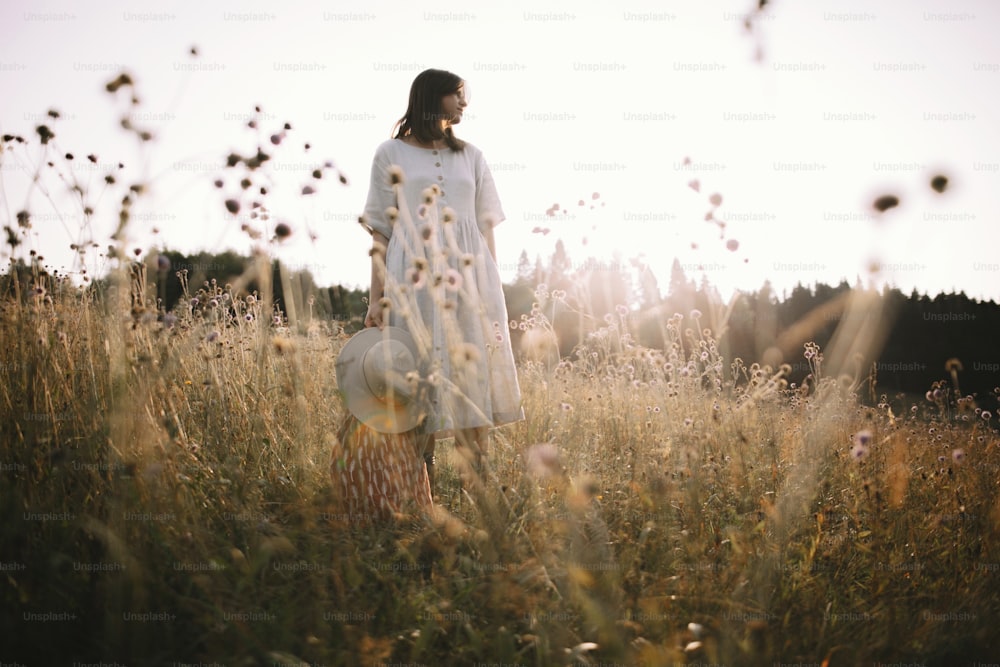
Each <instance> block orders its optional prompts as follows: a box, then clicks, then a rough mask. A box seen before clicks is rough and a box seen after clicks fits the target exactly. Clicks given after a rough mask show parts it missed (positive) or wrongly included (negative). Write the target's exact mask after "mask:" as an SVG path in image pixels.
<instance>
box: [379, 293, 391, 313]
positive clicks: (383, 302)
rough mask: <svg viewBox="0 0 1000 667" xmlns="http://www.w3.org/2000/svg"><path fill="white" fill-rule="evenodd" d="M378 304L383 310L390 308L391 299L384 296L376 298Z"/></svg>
mask: <svg viewBox="0 0 1000 667" xmlns="http://www.w3.org/2000/svg"><path fill="white" fill-rule="evenodd" d="M378 305H379V307H380V308H381V309H382V310H383V311H387V310H391V309H392V301H391V300H390V299H389V297H386V296H384V297H382V298H381V299H379V300H378Z"/></svg>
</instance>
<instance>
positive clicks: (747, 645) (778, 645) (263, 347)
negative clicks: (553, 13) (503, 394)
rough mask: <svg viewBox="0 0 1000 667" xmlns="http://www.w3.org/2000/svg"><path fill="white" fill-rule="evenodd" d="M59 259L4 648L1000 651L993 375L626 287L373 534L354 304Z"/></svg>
mask: <svg viewBox="0 0 1000 667" xmlns="http://www.w3.org/2000/svg"><path fill="white" fill-rule="evenodd" d="M36 285H37V289H34V290H31V291H30V293H29V294H27V295H24V296H23V297H22V298H20V299H7V300H5V301H3V303H2V309H3V312H2V319H0V328H2V334H0V336H2V340H3V343H4V344H3V345H2V346H0V380H2V381H0V415H2V419H0V424H2V431H3V438H2V443H0V463H2V464H3V478H4V483H3V485H2V492H0V503H2V507H3V510H4V515H5V516H7V517H8V520H7V521H5V522H4V525H3V528H2V530H3V540H2V544H3V547H2V548H3V555H2V558H0V561H2V562H3V568H4V585H3V587H2V588H3V599H4V604H3V609H4V611H3V619H4V621H3V625H4V627H5V632H4V635H5V638H4V640H3V644H4V648H3V649H2V655H0V659H3V660H4V661H8V662H9V661H10V660H11V659H18V660H20V661H22V662H23V663H24V664H63V663H65V664H69V663H71V662H79V663H87V662H93V661H99V660H103V661H109V660H117V661H119V662H120V663H122V664H136V665H168V664H174V663H177V664H182V663H203V664H211V663H218V664H226V665H244V664H246V665H250V664H254V665H278V664H281V665H284V664H310V665H378V664H383V663H387V664H394V663H403V664H425V665H472V664H477V663H478V664H484V663H485V664H495V663H499V664H522V665H565V664H587V661H590V662H591V663H592V664H623V665H673V664H725V665H765V664H767V665H770V664H773V663H774V662H791V663H796V662H801V663H803V664H819V663H821V662H823V661H824V660H828V661H829V662H828V663H825V664H831V665H838V664H844V665H852V664H873V663H874V664H877V663H878V662H896V661H900V660H903V661H910V662H916V663H918V664H927V665H932V664H964V663H963V662H962V661H963V660H964V661H967V662H968V661H971V660H974V659H985V658H988V657H989V656H990V655H996V653H995V652H996V651H997V650H998V647H997V639H996V637H997V632H996V627H997V621H998V619H1000V615H998V611H1000V602H998V596H1000V586H998V585H997V579H998V577H1000V551H998V546H1000V545H998V529H1000V503H998V501H1000V498H998V494H997V478H998V474H997V473H998V470H1000V453H998V447H997V443H998V436H997V432H996V429H995V428H994V427H995V418H994V417H993V416H992V415H991V414H990V411H989V408H992V406H985V404H984V400H983V399H982V398H980V399H979V403H980V404H981V405H978V406H977V403H976V401H975V400H973V399H971V398H968V397H962V396H960V395H958V396H956V394H955V392H954V391H953V390H949V389H947V388H944V389H942V388H936V390H935V392H934V393H932V392H929V394H928V397H927V398H926V399H925V400H923V401H921V402H919V403H915V404H913V405H912V406H911V405H909V404H907V403H904V402H903V401H901V400H899V399H893V398H887V397H884V396H882V397H879V396H877V395H876V396H875V397H874V399H875V400H874V401H872V404H871V405H865V404H863V403H862V402H861V401H859V399H858V397H857V393H856V392H855V391H852V388H851V386H850V382H847V381H844V380H843V379H838V378H826V377H824V376H823V371H822V363H821V362H822V360H823V353H822V351H819V350H817V349H815V347H808V349H807V350H806V353H807V356H809V358H810V361H811V363H813V364H814V370H815V374H814V375H815V377H814V382H813V384H812V385H811V386H807V387H805V388H803V387H789V386H787V384H786V383H785V381H784V379H783V377H782V375H783V372H782V369H780V368H779V369H771V368H769V367H761V366H759V365H757V364H750V365H745V364H744V363H743V362H742V361H739V360H735V361H732V362H729V361H726V360H725V359H724V358H723V357H722V355H721V353H720V351H719V344H718V341H717V340H716V339H715V338H714V337H713V335H712V333H711V332H710V331H707V330H702V328H701V327H700V326H699V324H698V321H697V319H695V320H693V321H692V319H691V317H690V316H686V317H685V316H681V315H676V316H674V317H672V318H669V319H666V320H664V322H663V330H664V332H665V335H666V339H667V341H668V346H667V348H666V349H665V350H662V351H661V350H651V349H646V348H642V347H641V346H639V345H637V344H636V343H635V342H634V338H633V336H632V331H631V329H632V328H633V327H632V318H631V316H630V315H629V314H628V313H627V311H626V310H625V309H622V310H621V311H619V313H618V315H617V317H615V316H612V317H609V318H608V319H607V321H605V322H604V325H603V326H602V327H601V328H599V329H597V330H596V331H594V332H592V333H591V335H589V336H588V338H587V341H586V343H585V344H584V345H583V346H582V347H581V348H580V349H579V351H578V354H576V355H575V356H574V357H573V358H572V359H564V360H562V361H560V362H558V363H555V364H551V363H548V364H547V363H541V362H531V361H525V362H523V363H522V364H521V366H520V380H521V386H522V392H523V397H524V407H525V412H526V414H527V419H526V420H525V421H523V422H519V423H517V424H514V425H509V426H506V427H503V428H501V429H498V430H496V431H495V432H494V433H493V435H492V437H491V451H490V455H489V459H488V461H489V466H488V468H489V473H488V482H489V485H488V488H489V492H488V493H487V495H486V496H484V497H482V498H478V499H477V500H476V502H472V500H471V499H470V498H469V497H468V496H467V495H466V494H465V493H464V492H463V491H462V487H461V483H460V481H459V477H458V474H457V472H456V470H457V468H456V461H455V459H454V457H453V456H451V452H452V448H451V447H450V445H449V444H448V442H447V441H446V442H445V443H443V444H442V445H441V446H440V449H442V450H443V452H442V453H443V454H444V456H443V457H442V458H443V459H444V460H443V461H442V462H441V463H440V464H439V466H438V469H439V474H438V482H437V487H438V488H437V489H436V493H437V500H438V502H439V505H440V510H439V511H438V512H437V513H435V514H434V515H433V516H432V517H430V518H428V519H425V520H413V521H401V522H400V523H398V524H397V525H394V526H386V527H383V528H358V527H356V526H355V525H354V524H356V523H357V521H356V519H357V517H351V516H346V515H344V514H342V513H340V512H339V511H338V508H337V506H336V505H335V504H334V502H333V497H332V495H331V479H330V474H329V472H330V451H331V446H332V439H331V438H332V437H333V435H332V434H334V433H335V432H336V428H337V424H338V422H339V421H340V419H341V418H342V417H343V410H344V408H343V405H342V403H341V399H340V397H339V395H338V393H337V387H336V383H335V374H334V372H333V366H334V360H335V357H336V355H337V352H338V350H339V348H340V347H341V346H342V345H343V343H344V341H345V340H346V339H347V337H348V336H347V335H346V334H345V333H344V329H343V327H342V326H340V324H338V323H335V322H311V323H309V324H303V326H301V327H298V328H289V327H286V326H277V325H276V324H275V323H274V322H272V321H271V318H270V317H264V316H262V315H261V311H260V310H259V309H260V307H261V303H260V302H259V301H256V300H255V299H251V298H248V297H247V296H246V295H244V294H240V293H238V292H235V291H232V288H231V286H229V289H227V287H226V286H218V285H211V284H210V285H208V286H205V287H203V288H202V290H201V293H200V294H199V295H198V296H195V295H190V294H189V295H188V297H187V298H186V299H185V300H184V301H183V302H182V304H181V306H180V307H179V308H178V309H176V311H175V313H176V314H175V315H173V316H171V317H166V318H165V317H162V316H159V317H158V316H157V313H156V312H155V305H154V304H155V292H154V291H153V290H152V288H151V287H150V288H145V287H143V283H142V281H139V282H138V283H136V285H137V286H136V287H135V288H134V289H130V288H129V287H128V285H129V283H127V282H122V283H119V284H117V285H113V286H112V288H111V289H109V290H108V291H106V292H104V293H100V294H97V293H95V292H94V291H93V290H86V291H85V290H83V289H81V288H78V287H74V286H72V285H70V284H69V283H67V282H63V281H59V280H56V279H53V278H51V277H47V278H46V277H41V278H39V279H38V281H37V283H36ZM144 290H145V291H144ZM539 297H540V298H541V299H542V300H544V299H545V298H551V295H548V294H547V293H544V289H543V291H542V293H540V294H539ZM195 299H198V303H197V305H194V306H193V305H192V302H193V301H194V300H195ZM147 306H148V307H147ZM264 312H267V311H264ZM248 314H249V315H250V317H247V315H248ZM694 315H696V316H697V315H698V314H697V313H695V314H694ZM279 324H282V323H279ZM531 324H532V325H533V326H544V325H545V324H546V321H545V320H544V318H543V317H542V316H541V314H540V312H538V311H536V313H535V315H534V316H533V321H532V323H531Z"/></svg>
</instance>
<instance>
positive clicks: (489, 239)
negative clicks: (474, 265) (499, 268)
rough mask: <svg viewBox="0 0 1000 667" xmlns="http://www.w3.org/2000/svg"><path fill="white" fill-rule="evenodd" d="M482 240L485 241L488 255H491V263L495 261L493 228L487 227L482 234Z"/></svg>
mask: <svg viewBox="0 0 1000 667" xmlns="http://www.w3.org/2000/svg"><path fill="white" fill-rule="evenodd" d="M483 238H484V239H486V247H487V248H489V249H490V254H491V255H493V262H494V263H496V261H497V242H496V239H495V238H494V236H493V226H492V225H490V226H487V227H486V231H485V232H483Z"/></svg>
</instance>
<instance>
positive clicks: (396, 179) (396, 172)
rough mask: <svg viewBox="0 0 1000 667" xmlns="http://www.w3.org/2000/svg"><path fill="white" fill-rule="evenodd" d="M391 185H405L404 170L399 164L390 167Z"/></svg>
mask: <svg viewBox="0 0 1000 667" xmlns="http://www.w3.org/2000/svg"><path fill="white" fill-rule="evenodd" d="M388 173H389V185H402V184H403V168H402V167H400V166H399V165H398V164H394V165H390V166H389V171H388Z"/></svg>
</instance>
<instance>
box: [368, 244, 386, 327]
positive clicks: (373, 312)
mask: <svg viewBox="0 0 1000 667" xmlns="http://www.w3.org/2000/svg"><path fill="white" fill-rule="evenodd" d="M388 246H389V239H387V238H386V237H385V236H383V235H382V234H380V233H379V232H375V231H373V232H372V253H371V256H372V286H371V291H369V292H368V314H367V315H365V326H366V327H378V328H380V329H381V328H382V325H383V324H384V322H383V321H382V306H381V304H379V301H381V300H382V297H383V296H385V249H386V248H387V247H388Z"/></svg>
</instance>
